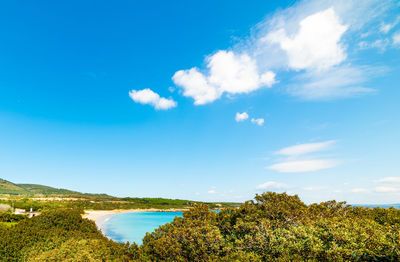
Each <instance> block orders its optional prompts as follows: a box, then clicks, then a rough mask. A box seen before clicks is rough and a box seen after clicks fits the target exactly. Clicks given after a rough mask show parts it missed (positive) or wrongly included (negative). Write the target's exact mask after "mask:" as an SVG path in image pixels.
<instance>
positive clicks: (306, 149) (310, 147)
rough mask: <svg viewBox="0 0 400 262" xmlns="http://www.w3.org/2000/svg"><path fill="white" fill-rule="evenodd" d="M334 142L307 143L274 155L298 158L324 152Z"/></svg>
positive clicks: (287, 148) (282, 150)
mask: <svg viewBox="0 0 400 262" xmlns="http://www.w3.org/2000/svg"><path fill="white" fill-rule="evenodd" d="M335 142H336V141H335V140H329V141H325V142H318V143H307V144H300V145H295V146H289V147H285V148H282V149H281V150H279V151H277V152H276V154H279V155H286V156H300V155H304V154H308V153H313V152H317V151H321V150H326V149H328V148H330V147H331V146H332V145H333V144H334V143H335Z"/></svg>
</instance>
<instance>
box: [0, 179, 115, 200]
mask: <svg viewBox="0 0 400 262" xmlns="http://www.w3.org/2000/svg"><path fill="white" fill-rule="evenodd" d="M0 194H6V195H22V196H25V195H26V196H33V195H45V196H49V195H59V196H71V197H102V198H107V197H108V198H112V197H111V196H108V195H106V194H84V193H80V192H77V191H72V190H68V189H63V188H54V187H50V186H44V185H38V184H15V183H12V182H10V181H7V180H4V179H1V178H0Z"/></svg>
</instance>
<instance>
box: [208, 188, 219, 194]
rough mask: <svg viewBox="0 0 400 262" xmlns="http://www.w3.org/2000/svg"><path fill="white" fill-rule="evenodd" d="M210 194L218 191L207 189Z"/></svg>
mask: <svg viewBox="0 0 400 262" xmlns="http://www.w3.org/2000/svg"><path fill="white" fill-rule="evenodd" d="M207 193H208V194H216V193H217V192H216V191H215V190H214V189H211V190H208V191H207Z"/></svg>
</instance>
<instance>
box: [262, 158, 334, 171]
mask: <svg viewBox="0 0 400 262" xmlns="http://www.w3.org/2000/svg"><path fill="white" fill-rule="evenodd" d="M339 164H340V162H339V161H338V160H329V159H328V160H321V159H316V160H299V161H288V162H281V163H277V164H274V165H271V166H269V167H268V169H271V170H275V171H278V172H281V173H302V172H312V171H318V170H323V169H328V168H332V167H335V166H337V165H339Z"/></svg>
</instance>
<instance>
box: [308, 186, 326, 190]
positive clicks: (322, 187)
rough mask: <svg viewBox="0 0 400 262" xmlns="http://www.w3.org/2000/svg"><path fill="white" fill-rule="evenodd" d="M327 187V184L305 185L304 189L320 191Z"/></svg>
mask: <svg viewBox="0 0 400 262" xmlns="http://www.w3.org/2000/svg"><path fill="white" fill-rule="evenodd" d="M326 188H327V187H326V186H306V187H303V190H306V191H319V190H323V189H326Z"/></svg>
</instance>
